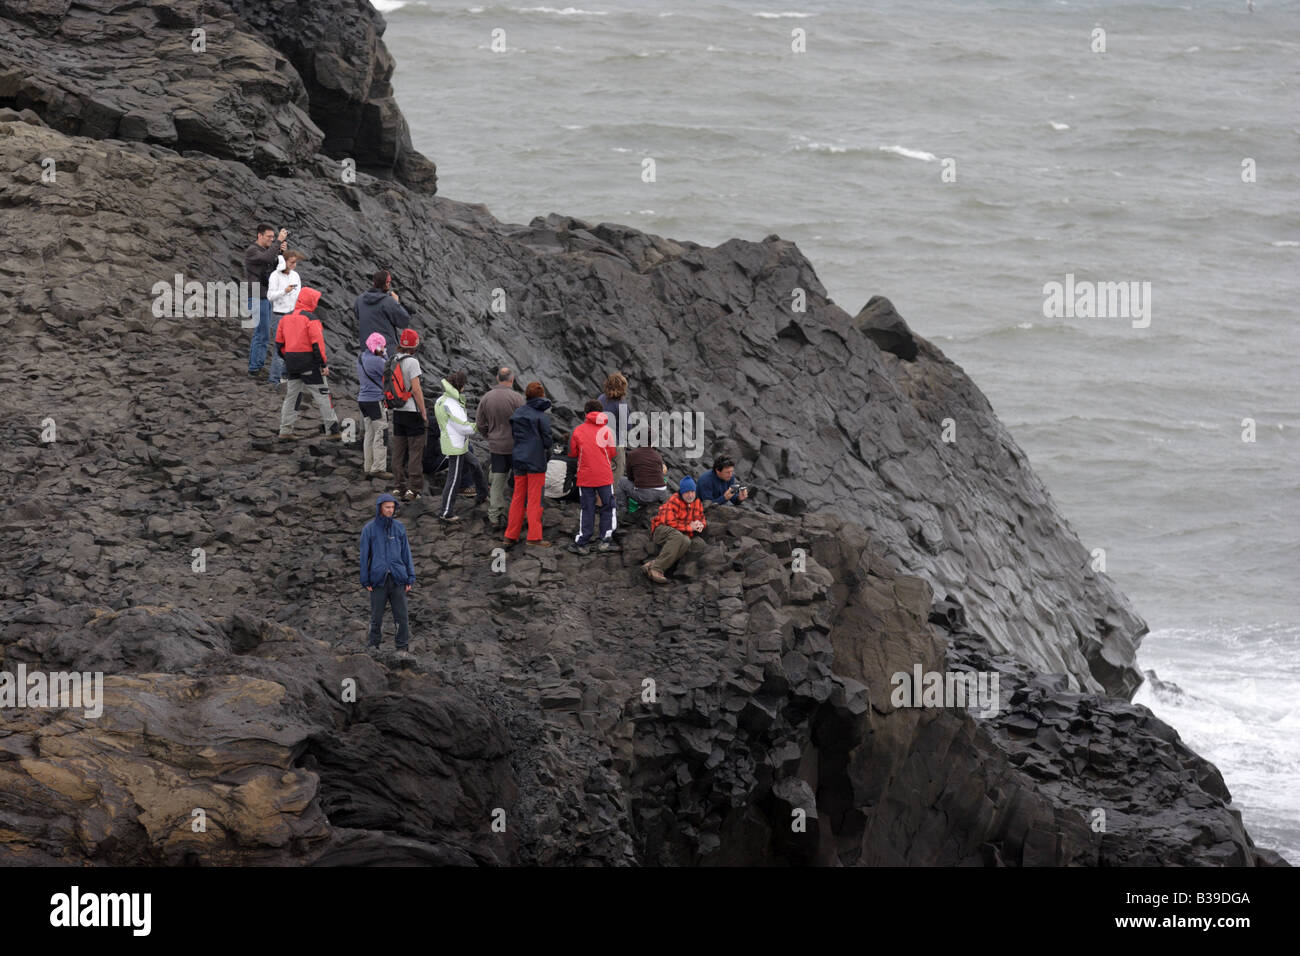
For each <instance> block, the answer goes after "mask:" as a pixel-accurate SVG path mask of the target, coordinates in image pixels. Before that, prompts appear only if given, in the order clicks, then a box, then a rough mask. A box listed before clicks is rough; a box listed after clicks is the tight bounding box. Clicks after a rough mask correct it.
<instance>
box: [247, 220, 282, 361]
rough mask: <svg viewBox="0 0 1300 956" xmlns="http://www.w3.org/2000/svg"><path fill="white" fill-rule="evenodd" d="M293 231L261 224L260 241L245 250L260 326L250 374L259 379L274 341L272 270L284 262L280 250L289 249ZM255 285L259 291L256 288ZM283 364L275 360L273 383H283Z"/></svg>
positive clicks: (250, 358)
mask: <svg viewBox="0 0 1300 956" xmlns="http://www.w3.org/2000/svg"><path fill="white" fill-rule="evenodd" d="M288 238H289V230H288V229H281V230H280V232H279V234H278V235H277V234H276V231H275V227H274V226H268V225H267V224H266V223H261V224H259V225H258V227H257V241H256V242H254V243H253V244H252V245H250V246H248V247H247V248H246V249H245V250H244V282H245V284H246V285H247V286H248V289H249V299H248V308H249V310H250V311H251V310H252V309H257V310H258V311H257V325H255V326H253V341H252V342H250V343H249V344H248V374H249V375H251V376H253V377H254V378H256V377H257V376H258V375H259V374H260V373H261V371H262V366H263V365H265V364H266V347H267V346H268V345H269V344H270V343H271V335H272V332H273V330H272V328H271V300H270V299H269V298H267V294H266V293H267V285H268V283H269V282H270V280H271V273H272V272H274V271H275V269H276V266H278V265H279V264H280V253H282V252H284V251H285V250H287V249H288V248H289V243H288V242H287V240H288ZM254 288H255V289H256V291H254ZM280 372H281V366H280V363H279V361H278V360H277V359H272V361H271V384H272V385H279V384H280Z"/></svg>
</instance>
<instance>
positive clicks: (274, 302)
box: [266, 249, 305, 385]
mask: <svg viewBox="0 0 1300 956" xmlns="http://www.w3.org/2000/svg"><path fill="white" fill-rule="evenodd" d="M304 258H305V256H303V254H302V253H301V252H295V251H293V250H292V249H290V250H289V252H288V253H286V254H285V255H282V256H281V257H280V262H279V264H278V265H277V266H276V269H275V271H274V272H272V273H271V278H270V279H268V280H267V283H266V298H267V299H268V300H269V301H270V303H271V311H272V312H273V313H275V322H274V323H273V324H274V326H275V328H273V329H272V330H271V336H272V339H274V337H275V333H276V332H278V331H279V329H280V320H281V319H282V318H284V317H285V316H286V315H288V314H289V313H290V312H292V311H293V310H294V309H295V308H297V306H298V293H299V292H300V291H301V290H302V280H301V279H299V278H298V271H297V270H298V263H299V262H302V261H303V259H304ZM270 381H271V384H272V385H279V384H281V383H282V382H284V381H285V378H284V359H282V358H280V356H278V355H277V356H275V358H274V359H273V360H272V361H271V377H270Z"/></svg>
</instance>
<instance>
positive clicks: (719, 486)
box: [699, 455, 749, 505]
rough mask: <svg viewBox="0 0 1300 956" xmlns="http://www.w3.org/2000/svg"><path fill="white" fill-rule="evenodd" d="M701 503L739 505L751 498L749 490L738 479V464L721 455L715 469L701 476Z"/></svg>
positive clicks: (716, 461)
mask: <svg viewBox="0 0 1300 956" xmlns="http://www.w3.org/2000/svg"><path fill="white" fill-rule="evenodd" d="M699 491H700V501H702V502H703V503H704V504H706V505H738V504H740V503H741V502H742V501H744V500H745V499H746V498H748V497H749V489H748V488H745V487H742V486H741V484H740V480H739V479H738V478H737V477H736V463H735V461H733V460H732V459H731V458H729V457H727V456H726V455H720V456H718V458H717V459H716V460H715V461H714V462H713V467H712V468H710V469H709V470H708V471H706V472H705V473H704V474H702V475H700V478H699Z"/></svg>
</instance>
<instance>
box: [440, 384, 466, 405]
mask: <svg viewBox="0 0 1300 956" xmlns="http://www.w3.org/2000/svg"><path fill="white" fill-rule="evenodd" d="M442 394H444V395H446V396H447V397H448V398H450V399H452V400H453V401H456V402H460V392H458V391H456V390H455V389H454V388H452V387H451V382H449V381H447V380H446V379H445V378H444V379H443V380H442ZM461 404H464V403H461Z"/></svg>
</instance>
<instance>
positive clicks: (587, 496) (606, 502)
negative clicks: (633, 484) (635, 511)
mask: <svg viewBox="0 0 1300 956" xmlns="http://www.w3.org/2000/svg"><path fill="white" fill-rule="evenodd" d="M583 410H584V411H585V412H586V413H587V419H586V421H584V422H583V423H582V424H581V425H579V426H578V427H577V428H575V429H574V430H573V434H572V435H571V436H570V437H569V456H570V457H571V458H572V457H576V458H577V459H578V501H579V503H580V505H581V508H582V512H581V516H580V517H579V519H578V533H577V535H576V536H575V537H574V539H573V543H572V544H570V545H569V550H570V551H572V552H573V553H574V554H590V553H591V550H590V549H589V548H588V547H587V542H588V541H590V540H591V536H592V532H593V531H594V530H595V527H596V507H597V504H596V500H597V498H599V499H600V505H599V507H600V543H599V544H598V545H596V550H597V551H599V552H601V553H602V554H603V553H605V552H608V551H619V550H621V549H620V548H619V546H618V545H617V544H615V543H614V529H615V528H616V527H618V519H617V518H616V517H615V516H614V469H613V468H612V467H610V462H612V461H613V460H614V456H615V455H616V454H618V448H617V446H616V445H615V444H614V433H613V432H611V431H610V430H609V426H608V425H607V424H605V422H606V421H607V416H606V415H605V413H604V412H603V411H601V407H600V402H599V401H598V400H596V399H594V398H593V399H591V400H589V401H588V402H587V404H586V407H585V408H584V409H583Z"/></svg>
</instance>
